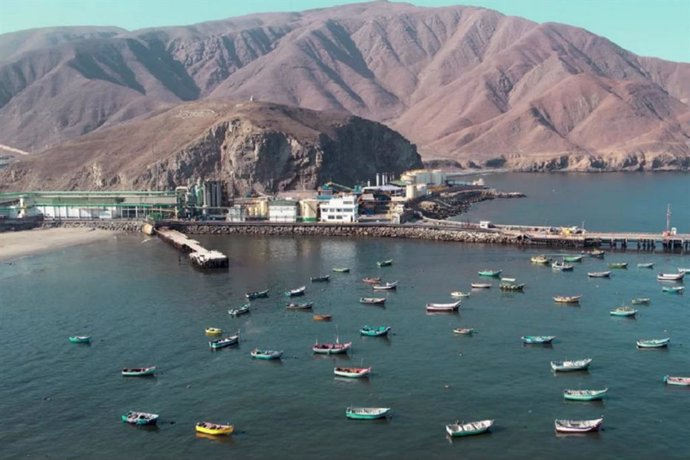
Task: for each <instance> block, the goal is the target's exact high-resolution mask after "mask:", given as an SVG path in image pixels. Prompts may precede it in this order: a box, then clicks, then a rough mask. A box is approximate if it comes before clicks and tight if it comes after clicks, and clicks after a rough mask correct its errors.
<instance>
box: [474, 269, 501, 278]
mask: <svg viewBox="0 0 690 460" xmlns="http://www.w3.org/2000/svg"><path fill="white" fill-rule="evenodd" d="M478 273H479V276H488V277H490V278H498V277H499V276H501V273H503V270H481V271H479V272H478Z"/></svg>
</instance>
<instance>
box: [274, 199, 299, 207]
mask: <svg viewBox="0 0 690 460" xmlns="http://www.w3.org/2000/svg"><path fill="white" fill-rule="evenodd" d="M268 206H299V201H294V200H273V201H269V202H268Z"/></svg>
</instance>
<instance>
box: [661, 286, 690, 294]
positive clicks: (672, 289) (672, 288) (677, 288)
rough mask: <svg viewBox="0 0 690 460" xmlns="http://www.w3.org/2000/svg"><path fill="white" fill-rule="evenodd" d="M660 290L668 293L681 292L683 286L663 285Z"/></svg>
mask: <svg viewBox="0 0 690 460" xmlns="http://www.w3.org/2000/svg"><path fill="white" fill-rule="evenodd" d="M661 290H662V291H663V292H668V293H670V294H682V293H683V291H684V290H685V288H684V287H683V286H664V287H662V288H661Z"/></svg>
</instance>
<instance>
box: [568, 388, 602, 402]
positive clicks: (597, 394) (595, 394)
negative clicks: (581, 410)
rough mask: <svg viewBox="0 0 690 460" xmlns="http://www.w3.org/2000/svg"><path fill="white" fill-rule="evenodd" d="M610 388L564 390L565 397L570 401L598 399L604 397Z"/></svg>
mask: <svg viewBox="0 0 690 460" xmlns="http://www.w3.org/2000/svg"><path fill="white" fill-rule="evenodd" d="M607 391H609V389H608V388H604V389H603V390H563V398H565V399H567V400H569V401H597V400H600V399H602V398H603V397H604V395H605V394H606V392H607Z"/></svg>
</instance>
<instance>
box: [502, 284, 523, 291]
mask: <svg viewBox="0 0 690 460" xmlns="http://www.w3.org/2000/svg"><path fill="white" fill-rule="evenodd" d="M498 288H499V289H500V290H501V291H522V290H524V289H525V283H519V284H516V283H501V284H499V285H498Z"/></svg>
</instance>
